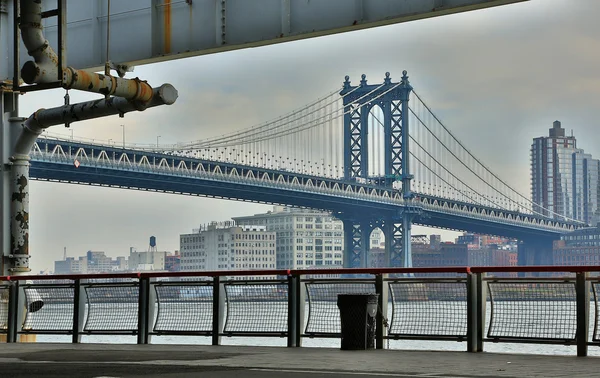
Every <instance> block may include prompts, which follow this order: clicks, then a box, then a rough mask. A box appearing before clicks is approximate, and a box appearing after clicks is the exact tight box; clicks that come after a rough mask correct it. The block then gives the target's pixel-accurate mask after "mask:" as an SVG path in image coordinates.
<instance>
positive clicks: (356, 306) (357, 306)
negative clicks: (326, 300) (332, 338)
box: [337, 294, 379, 350]
mask: <svg viewBox="0 0 600 378" xmlns="http://www.w3.org/2000/svg"><path fill="white" fill-rule="evenodd" d="M378 300H379V294H338V299H337V305H338V308H339V309H340V320H341V326H342V327H341V328H342V347H341V349H342V350H364V349H374V348H375V318H376V316H377V303H378Z"/></svg>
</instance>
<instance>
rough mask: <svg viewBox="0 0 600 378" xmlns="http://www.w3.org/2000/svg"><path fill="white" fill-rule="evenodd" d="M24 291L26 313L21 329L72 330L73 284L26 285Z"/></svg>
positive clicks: (30, 330)
mask: <svg viewBox="0 0 600 378" xmlns="http://www.w3.org/2000/svg"><path fill="white" fill-rule="evenodd" d="M24 292H25V300H26V302H25V303H26V309H27V313H26V314H27V315H26V316H25V322H24V323H23V327H22V329H21V331H23V332H32V333H33V332H39V331H41V332H70V331H72V330H73V296H74V288H73V284H69V285H66V286H41V285H40V286H38V285H35V286H26V287H24ZM42 303H43V305H42Z"/></svg>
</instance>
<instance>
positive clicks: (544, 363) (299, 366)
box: [0, 343, 600, 378]
mask: <svg viewBox="0 0 600 378" xmlns="http://www.w3.org/2000/svg"><path fill="white" fill-rule="evenodd" d="M599 363H600V358H597V357H585V358H578V357H565V356H537V355H524V354H520V355H515V354H493V353H478V354H470V353H466V352H428V351H399V350H369V351H341V350H338V349H325V348H283V347H240V346H218V347H213V346H201V345H114V344H79V345H73V344H42V343H36V344H25V343H23V344H0V373H1V375H2V376H3V377H65V376H70V377H90V378H92V377H144V378H151V377H198V376H201V377H211V378H212V377H214V378H229V377H231V378H234V377H235V378H240V377H250V378H254V377H266V378H278V377H288V378H299V377H314V378H320V377H327V378H341V377H356V378H366V377H403V378H404V377H446V378H449V377H553V378H555V377H595V376H598V371H599V368H598V366H599Z"/></svg>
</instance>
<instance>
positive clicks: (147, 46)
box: [0, 0, 528, 74]
mask: <svg viewBox="0 0 600 378" xmlns="http://www.w3.org/2000/svg"><path fill="white" fill-rule="evenodd" d="M9 1H10V2H12V1H14V0H12V1H11V0H9ZM521 1H528V0H402V1H399V0H252V1H249V0H193V1H191V0H127V1H113V2H112V3H111V6H110V22H109V17H108V15H107V1H106V0H88V1H82V0H67V9H68V13H67V36H68V38H67V61H68V62H69V65H71V66H74V67H78V68H82V69H94V70H96V71H99V70H102V69H103V68H104V66H105V63H106V60H107V57H106V55H107V50H108V51H109V53H108V54H109V57H108V59H109V60H111V61H112V62H114V63H115V65H114V66H115V67H116V65H120V66H119V68H121V69H123V70H125V69H126V68H127V67H128V66H131V65H139V64H145V63H153V62H158V61H166V60H171V59H179V58H184V57H190V56H196V55H202V54H211V53H216V52H221V51H227V50H235V49H242V48H247V47H256V46H262V45H268V44H274V43H282V42H289V41H293V40H299V39H304V38H313V37H319V36H324V35H329V34H334V33H343V32H348V31H353V30H360V29H366V28H372V27H377V26H382V25H389V24H395V23H400V22H406V21H412V20H417V19H423V18H429V17H436V16H443V15H448V14H452V13H458V12H466V11H472V10H477V9H483V8H489V7H494V6H499V5H507V4H512V3H518V2H521ZM42 5H43V6H44V9H45V8H46V7H47V8H48V9H50V8H51V7H52V6H55V2H54V1H44V2H42ZM45 10H46V9H45ZM108 24H110V33H109V34H107V30H106V28H107V25H108ZM43 25H44V34H45V36H46V37H47V38H48V40H49V42H50V44H51V45H53V46H58V40H57V36H58V22H57V20H56V18H50V19H44V22H43ZM109 35H110V38H108V36H109ZM107 40H108V41H109V48H108V49H107V46H106V45H107ZM26 52H27V50H26V49H21V55H22V56H21V60H22V61H25V60H26V59H27V56H26ZM0 74H2V71H1V70H0Z"/></svg>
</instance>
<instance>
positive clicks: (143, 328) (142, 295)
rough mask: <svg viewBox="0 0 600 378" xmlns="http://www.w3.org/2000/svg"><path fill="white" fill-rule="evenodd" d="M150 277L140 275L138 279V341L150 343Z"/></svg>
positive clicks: (139, 342)
mask: <svg viewBox="0 0 600 378" xmlns="http://www.w3.org/2000/svg"><path fill="white" fill-rule="evenodd" d="M149 283H150V279H149V278H148V277H140V278H139V280H138V293H139V298H138V326H137V343H138V344H147V343H148V291H149V290H148V286H149Z"/></svg>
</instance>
